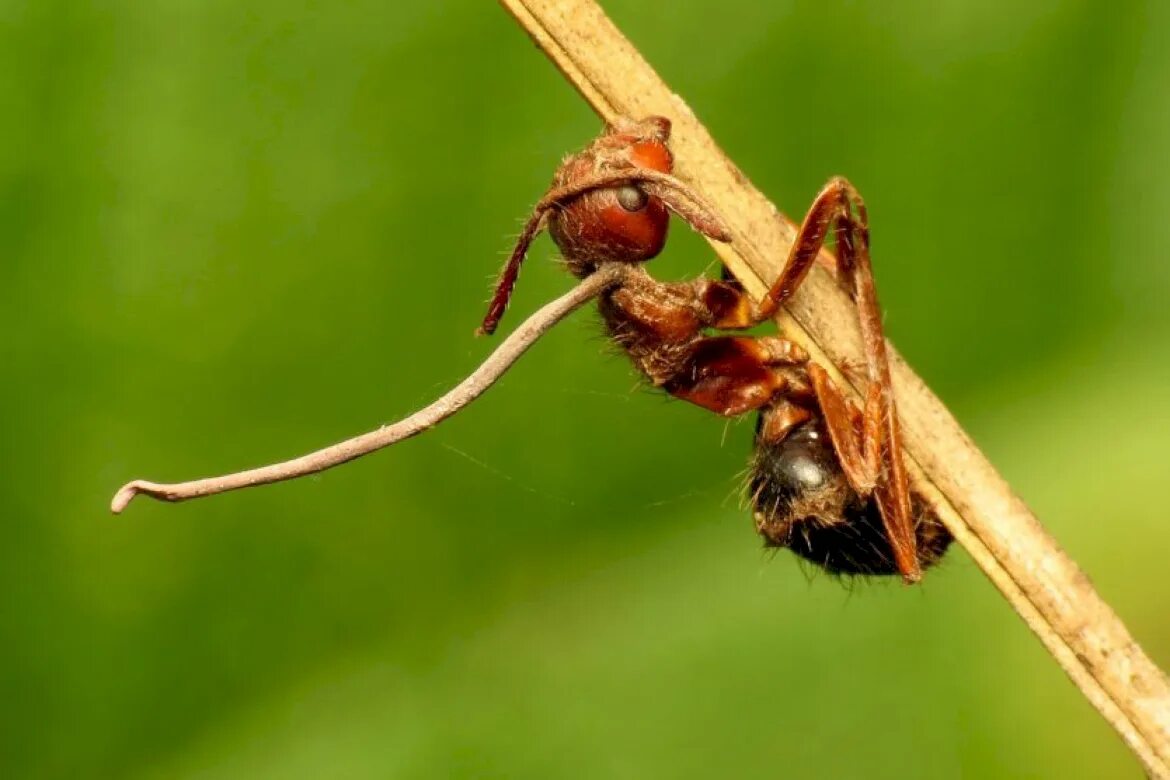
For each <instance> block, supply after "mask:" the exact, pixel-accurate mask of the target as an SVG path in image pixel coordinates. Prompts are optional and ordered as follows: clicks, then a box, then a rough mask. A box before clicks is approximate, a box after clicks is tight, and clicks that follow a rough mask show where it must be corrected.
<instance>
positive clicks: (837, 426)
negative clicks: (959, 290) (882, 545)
mask: <svg viewBox="0 0 1170 780" xmlns="http://www.w3.org/2000/svg"><path fill="white" fill-rule="evenodd" d="M830 229H832V230H833V231H834V236H835V239H836V244H837V262H836V266H837V278H838V280H839V281H840V283H841V285H842V286H843V287H844V288H845V289H846V291H847V292H848V293H849V295H850V297H851V298H852V299H853V303H854V305H855V306H856V308H857V318H858V322H859V324H860V327H861V335H862V341H863V343H864V346H865V363H866V375H867V376H866V379H867V384H868V387H867V390H866V400H865V409H864V411H863V412H862V411H858V409H857V406H856V405H855V404H854V403H853V402H852V401H850V400H849V399H848V398H846V397H844V396H843V395H842V393H841V392H840V391H839V390H838V389H837V387H836V386H835V385H834V384H833V383H832V381H831V380H829V377H828V374H827V373H825V372H824V369H822V368H820V367H819V366H816V365H812V364H810V365H809V367H808V373H809V378H810V380H811V381H812V382H813V386H814V390H815V391H816V394H817V400H818V402H819V403H820V404H821V409H822V411H823V412H824V414H825V421H826V425H827V427H828V428H829V434H830V438H831V439H832V440H833V447H834V449H835V451H836V452H837V456H838V459H839V460H840V461H841V466H842V469H843V470H844V471H845V474H846V477H847V478H848V479H849V481H850V484H851V486H852V487H854V489H856V490H857V491H858V493H860V494H862V495H869V494H871V493H872V494H873V495H874V497H875V498H876V499H877V501H878V506H879V508H880V509H881V515H882V522H883V524H884V525H885V529H886V535H887V536H888V537H889V540H890V547H891V549H892V550H893V553H894V558H895V562H896V563H897V565H898V570H899V571H900V572H901V573H902V577H903V579H905V580H906V581H907V582H914V581H917V580H918V579H920V578H921V576H922V575H921V570H920V567H919V564H918V552H917V541H916V538H915V534H914V527H913V523H912V521H911V516H910V487H909V483H908V480H907V476H906V464H905V461H904V459H903V458H904V455H903V449H902V436H901V429H900V427H899V424H898V416H897V413H896V411H895V409H894V399H893V390H892V380H891V376H890V365H889V355H888V353H887V350H886V339H885V334H884V332H883V330H882V320H881V308H880V307H879V305H878V301H877V291H876V288H875V285H874V280H873V268H872V266H871V264H870V257H869V222H868V214H867V212H866V208H865V201H864V200H862V198H861V195H860V193H858V192H857V189H856V188H855V187H854V186H853V185H852V184H851V183H850V182H849V181H848V180H846V179H844V178H840V177H838V178H835V179H832V180H831V181H830V182H829V183H828V184H826V185H825V187H824V188H823V189H822V190H821V191H820V193H818V194H817V197H816V199H815V200H814V201H813V204H812V206H811V207H810V208H809V211H808V214H806V215H805V218H804V221H803V222H802V223H801V226H800V230H799V232H798V233H797V235H796V240H795V241H794V243H793V245H792V249H791V251H790V252H789V255H788V260H787V262H786V263H785V265H784V269H783V270H782V271H781V272H780V276H779V278H777V279H776V281H775V282H774V283H773V285H772V287H771V289H769V290H768V293H767V294H766V295H765V296H764V299H763V300H762V301H761V302H760V305H759V306H758V307H756V310H755V312H754V314H755V315H756V316H757V317H760V318H769V317H772V316H773V315H774V314H775V313H776V310H777V309H778V308H779V307H780V306H781V305H782V304H783V303H784V302H785V301H786V300H787V299H788V298H789V297H791V295H792V294H793V292H795V291H796V289H797V288H798V287H799V286H800V283H801V282H803V281H804V279H805V277H806V276H807V274H808V271H809V268H811V267H812V264H813V263H814V262H815V260H816V257H817V255H818V254H819V253H820V250H821V248H822V247H823V246H824V243H825V238H826V236H827V235H828V232H829V230H830Z"/></svg>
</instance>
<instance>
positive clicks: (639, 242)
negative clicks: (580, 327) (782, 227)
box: [479, 116, 731, 333]
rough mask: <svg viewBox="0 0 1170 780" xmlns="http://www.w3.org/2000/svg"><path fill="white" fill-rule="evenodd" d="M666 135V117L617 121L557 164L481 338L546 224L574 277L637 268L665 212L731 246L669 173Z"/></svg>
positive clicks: (661, 241)
mask: <svg viewBox="0 0 1170 780" xmlns="http://www.w3.org/2000/svg"><path fill="white" fill-rule="evenodd" d="M670 130H671V124H670V120H669V119H667V118H666V117H661V116H650V117H646V118H645V119H641V120H637V121H634V120H629V119H619V120H617V121H615V122H613V123H611V124H609V125H607V126H606V129H605V132H604V133H603V134H602V135H601V136H600V137H598V138H597V139H595V140H594V141H593V142H592V143H591V144H589V146H587V147H585V148H584V149H582V150H581V151H580V152H578V153H576V154H574V155H572V156H570V157H568V158H567V159H566V160H565V161H564V162H563V163H562V164H561V167H560V168H559V169H557V173H556V176H554V177H553V183H552V187H550V188H549V191H548V192H547V193H546V194H545V196H544V197H543V198H542V199H541V201H540V203H538V204H537V206H536V209H535V211H534V212H533V215H532V217H531V218H530V219H529V220H528V222H527V224H525V226H524V230H523V232H522V233H521V234H520V237H519V239H517V242H516V248H515V249H514V250H513V251H512V256H511V257H510V258H509V260H508V264H507V265H506V266H504V270H503V273H501V275H500V279H499V281H498V282H497V284H496V291H495V294H494V295H493V297H492V301H491V304H490V306H489V308H488V314H487V316H486V317H485V318H484V321H483V325H482V326H481V327H480V331H479V332H480V333H492V332H494V331H495V329H496V326H497V325H498V324H499V321H500V318H501V317H502V316H503V314H504V309H505V308H506V307H507V305H508V300H509V298H511V295H512V290H513V288H514V287H515V285H516V278H517V276H519V273H520V265H521V263H522V262H523V261H524V256H525V255H526V254H527V252H528V247H529V245H530V244H531V243H532V240H533V239H534V238H535V237H536V234H537V233H539V232H540V230H541V228H542V227H544V226H545V225H547V226H548V229H549V233H550V234H551V235H552V238H553V241H555V242H556V244H557V246H558V247H559V248H560V250H561V253H562V254H563V255H564V258H565V262H566V264H567V265H568V267H569V270H570V271H572V272H573V274H574V275H576V276H579V277H585V276H588V275H589V274H591V273H593V271H595V270H597V268H598V267H599V266H600V265H602V264H603V263H641V262H645V261H646V260H649V259H650V258H652V257H654V256H655V255H657V254H658V253H659V252H661V251H662V247H663V246H664V245H665V243H666V228H667V225H668V224H669V222H670V213H669V212H670V211H674V212H676V213H678V214H679V215H680V216H682V217H683V218H684V219H685V220H686V221H687V222H689V223H690V224H691V226H692V227H694V228H695V229H696V230H698V231H700V232H701V233H703V234H704V235H706V236H709V237H711V238H713V239H716V240H718V241H730V240H731V236H730V233H729V232H728V230H727V228H726V227H725V226H724V225H723V223H722V221H721V220H720V219H719V218H718V217H717V216H716V215H714V214H713V213H712V212H711V211H710V210H709V209H707V207H705V206H703V205H702V203H701V201H699V199H698V196H696V195H695V194H694V193H693V192H692V191H691V190H690V188H689V187H687V186H686V185H685V184H683V183H682V182H680V181H679V180H678V179H675V178H674V177H673V176H671V175H670V173H671V170H672V169H673V168H674V156H673V155H672V154H671V153H670V148H669V147H668V146H667V141H669V140H670Z"/></svg>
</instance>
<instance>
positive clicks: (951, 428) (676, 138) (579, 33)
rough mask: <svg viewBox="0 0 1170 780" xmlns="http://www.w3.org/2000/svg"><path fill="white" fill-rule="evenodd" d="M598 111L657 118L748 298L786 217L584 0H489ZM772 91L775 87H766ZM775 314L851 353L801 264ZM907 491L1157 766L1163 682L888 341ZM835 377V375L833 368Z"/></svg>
mask: <svg viewBox="0 0 1170 780" xmlns="http://www.w3.org/2000/svg"><path fill="white" fill-rule="evenodd" d="M501 3H502V4H503V6H504V7H505V8H506V9H507V10H508V11H509V12H510V13H511V14H512V15H513V16H514V17H515V18H516V20H517V21H518V22H519V23H520V24H521V25H523V27H524V29H525V30H527V32H528V34H529V35H530V36H531V37H532V39H533V40H534V41H535V42H536V44H537V45H538V46H539V47H540V48H541V49H543V50H544V52H545V54H547V55H548V57H549V58H550V59H552V61H553V62H554V63H555V64H556V66H557V67H558V68H559V69H560V70H561V71H562V72H563V73H564V74H565V76H566V77H567V78H568V79H569V81H571V82H572V84H573V86H574V87H576V88H577V89H578V91H580V92H581V94H582V95H583V96H584V97H585V99H586V100H587V101H588V102H589V103H590V105H592V106H593V108H594V109H595V110H596V111H597V113H599V114H600V115H601V116H602V117H603V118H604V119H605V120H607V121H614V120H615V119H617V118H618V117H622V116H625V117H632V118H641V117H645V116H649V115H652V114H654V115H662V116H666V117H668V118H669V119H670V120H671V121H672V122H673V124H674V131H673V134H672V140H671V146H672V148H673V150H674V152H675V157H676V160H677V174H678V176H679V177H680V178H681V179H683V180H685V181H687V182H690V183H691V184H692V185H693V186H694V188H695V189H696V190H697V191H698V193H699V194H700V195H701V196H702V197H703V199H704V200H705V201H706V202H707V203H709V204H710V205H711V206H713V207H714V208H715V210H716V211H717V212H719V213H720V214H721V215H722V216H723V218H724V220H725V221H726V222H727V224H728V226H729V227H730V228H731V232H732V235H733V237H734V240H733V242H732V243H731V244H718V243H715V244H713V246H714V248H715V251H716V252H717V253H718V254H719V256H720V258H721V259H722V260H723V262H724V263H725V264H726V265H727V266H728V268H730V269H731V271H732V272H733V273H734V274H735V275H736V276H737V277H738V278H739V279H740V281H741V282H743V284H744V285H745V286H746V287H747V289H748V290H749V291H750V292H752V293H753V294H754V295H756V296H757V298H758V297H760V296H762V295H763V293H764V291H765V290H766V289H767V286H768V285H767V284H766V282H767V281H769V280H771V279H774V278H775V277H776V276H777V274H778V273H779V270H780V269H779V265H780V263H782V262H783V260H784V258H785V257H786V256H787V254H788V248H789V246H790V245H791V243H792V239H793V237H794V236H795V232H796V229H795V226H794V225H793V224H792V223H791V222H790V221H789V220H788V219H787V218H785V217H784V216H783V215H781V214H780V213H778V212H777V210H776V208H775V207H774V206H773V205H772V204H771V203H770V202H769V201H768V199H767V198H766V197H764V195H762V194H761V193H760V192H759V191H758V190H757V189H755V187H753V186H752V184H751V182H749V181H748V180H747V177H745V176H744V175H743V174H742V173H741V172H740V171H739V169H737V168H736V167H735V165H734V164H733V163H732V162H731V161H730V160H729V159H728V158H727V157H726V156H725V155H724V154H723V152H722V151H721V150H720V149H719V147H718V146H716V144H715V142H714V141H713V140H712V139H711V136H710V134H709V133H708V132H707V130H706V129H705V128H704V127H703V125H702V124H701V123H700V122H699V121H698V119H696V118H695V115H694V114H693V113H692V112H691V110H690V109H689V108H688V107H687V105H686V104H685V103H684V102H683V101H682V100H681V99H680V98H679V97H678V96H677V95H675V94H674V93H673V92H671V91H670V89H669V87H667V85H666V84H665V83H663V81H662V80H661V79H660V78H659V77H658V75H657V74H656V73H655V72H654V70H653V69H652V68H651V67H650V66H649V65H648V64H647V63H646V61H645V60H644V59H643V58H642V56H641V55H640V54H639V53H638V51H637V50H636V49H635V48H634V47H633V45H632V44H631V43H630V42H629V41H628V40H626V39H625V38H624V37H623V36H622V34H621V32H620V31H618V30H617V28H615V27H614V26H613V24H612V23H611V22H610V21H609V19H608V18H606V16H605V14H604V13H603V12H602V11H601V9H600V8H599V7H598V6H597V4H596V3H594V2H592V0H501ZM777 93H779V90H777ZM779 320H780V325H781V327H783V328H784V329H785V331H786V332H787V333H788V334H790V335H791V336H793V337H794V338H796V339H798V340H801V341H802V342H804V343H805V345H806V346H807V347H808V348H809V351H810V352H811V353H812V354H813V355H814V357H815V358H816V359H818V360H819V361H822V362H828V363H830V364H831V365H837V366H839V365H841V364H842V363H843V362H846V361H851V362H853V363H854V364H858V363H860V362H862V361H861V355H862V353H861V340H860V336H859V334H858V330H857V327H856V325H855V323H856V316H855V314H854V310H853V308H852V305H851V303H850V302H849V300H848V299H847V298H846V296H845V295H844V293H843V292H842V291H841V290H839V289H838V287H837V285H836V283H835V282H834V280H833V279H832V278H831V276H830V275H829V274H828V272H826V271H824V270H823V269H821V268H814V269H813V272H812V273H811V274H810V276H809V279H808V281H807V282H806V283H805V284H804V286H803V287H802V288H801V289H800V291H799V292H798V293H797V295H796V297H795V299H794V300H793V302H792V304H791V305H790V306H789V307H788V311H787V312H785V313H783V314H782V315H781V316H780V318H779ZM891 358H892V361H893V373H894V386H895V392H896V395H897V401H898V409H899V411H900V415H901V418H902V424H903V429H904V435H905V440H906V445H907V447H908V449H909V453H910V455H911V460H912V462H911V463H910V464H908V465H909V467H910V471H911V473H912V475H913V477H914V479H915V487H916V489H918V490H920V491H921V492H923V493H924V494H925V495H926V496H927V497H928V498H929V499H930V500H931V501H932V503H933V504H934V505H935V508H936V509H937V510H938V513H939V515H940V517H941V518H942V520H943V522H945V523H946V524H947V526H948V527H949V528H950V529H951V531H952V532H953V533H954V534H955V536H956V537H957V538H958V540H959V542H960V543H962V545H963V546H964V547H965V548H966V549H967V551H968V552H969V553H970V554H971V555H972V557H973V558H974V559H975V560H976V562H977V563H978V564H979V566H980V567H981V568H982V569H983V571H984V572H985V573H986V574H987V576H988V578H989V579H990V580H991V581H992V582H993V583H994V584H995V586H996V587H997V588H999V590H1000V591H1001V592H1002V593H1003V595H1004V596H1005V597H1006V598H1007V600H1008V602H1009V603H1011V605H1012V606H1013V607H1014V608H1015V609H1016V611H1017V612H1019V614H1020V616H1021V617H1023V619H1024V621H1025V622H1026V623H1027V624H1028V626H1029V627H1030V628H1031V629H1032V630H1033V631H1035V632H1036V634H1037V636H1038V637H1039V638H1040V640H1041V641H1042V642H1043V643H1044V646H1045V647H1047V648H1048V650H1049V651H1050V652H1051V653H1052V655H1053V657H1054V658H1055V659H1056V660H1057V661H1058V662H1059V663H1060V665H1061V666H1062V667H1063V668H1064V670H1065V671H1066V672H1067V673H1068V675H1069V677H1071V678H1072V680H1073V682H1075V683H1076V685H1077V686H1078V687H1079V688H1080V689H1081V690H1082V691H1083V692H1084V694H1085V696H1086V697H1088V699H1089V701H1091V702H1092V703H1093V705H1094V706H1095V707H1096V708H1097V709H1098V710H1100V712H1101V714H1102V715H1104V716H1105V718H1106V719H1107V720H1108V721H1109V723H1110V724H1112V725H1113V727H1114V728H1115V729H1117V731H1118V733H1120V734H1121V736H1122V738H1123V739H1124V740H1125V742H1126V744H1128V745H1129V746H1130V748H1132V749H1133V751H1134V753H1136V754H1137V756H1138V757H1139V759H1140V760H1141V761H1142V763H1143V764H1144V765H1145V767H1146V770H1147V771H1148V772H1149V773H1150V774H1152V775H1154V776H1156V777H1170V684H1168V682H1167V679H1166V676H1165V675H1164V674H1163V673H1162V672H1161V671H1160V670H1159V669H1158V668H1157V667H1156V666H1155V665H1154V664H1153V662H1151V661H1150V659H1149V658H1148V657H1147V656H1146V655H1145V653H1144V652H1143V651H1142V649H1141V648H1140V647H1139V646H1138V645H1137V643H1135V642H1134V640H1133V638H1132V637H1131V636H1130V635H1129V632H1128V631H1127V630H1126V628H1125V626H1124V625H1123V624H1122V623H1121V621H1120V620H1119V619H1118V617H1117V615H1116V614H1114V612H1113V610H1112V609H1110V608H1109V605H1107V604H1106V603H1105V602H1104V601H1103V600H1102V599H1101V597H1100V596H1099V595H1098V594H1097V592H1096V591H1095V590H1094V589H1093V586H1092V584H1091V583H1090V582H1089V580H1088V578H1087V577H1085V575H1084V574H1083V573H1082V572H1081V570H1080V569H1079V568H1077V566H1076V564H1075V563H1074V562H1073V561H1072V560H1071V559H1070V558H1069V557H1068V556H1067V555H1066V554H1065V553H1064V552H1063V551H1062V550H1061V549H1060V547H1059V546H1058V545H1057V544H1056V542H1055V540H1053V539H1052V537H1051V536H1049V535H1048V534H1047V533H1046V532H1045V531H1044V529H1043V528H1041V527H1040V524H1039V523H1038V522H1037V521H1036V518H1035V517H1034V516H1033V515H1032V513H1031V512H1030V511H1029V510H1028V508H1027V507H1026V506H1025V505H1024V504H1023V502H1022V501H1020V499H1019V498H1017V497H1016V496H1015V495H1014V494H1013V493H1012V491H1011V489H1010V488H1009V487H1008V485H1007V484H1006V483H1005V482H1004V480H1003V479H1002V478H1001V477H1000V476H999V474H998V473H997V472H996V470H995V469H994V468H993V467H992V465H991V464H990V463H989V462H988V461H987V459H986V458H985V457H984V456H983V455H982V453H980V452H979V450H978V449H977V448H976V447H975V446H974V445H973V444H972V442H971V440H970V439H969V438H968V437H967V436H966V434H964V433H963V431H962V429H961V428H960V427H959V425H958V423H956V422H955V420H954V418H953V417H951V415H950V413H949V412H947V410H946V409H945V408H944V407H943V405H942V403H941V402H940V401H939V400H938V399H937V398H936V397H935V396H934V395H933V394H932V393H931V392H930V391H929V390H928V389H927V387H926V386H925V385H924V384H923V382H922V381H921V380H920V379H919V378H918V377H917V376H915V374H914V372H912V371H911V370H910V369H909V368H908V367H907V366H906V364H905V363H904V362H903V361H902V360H901V358H899V357H898V356H897V354H896V353H895V352H893V351H891ZM835 373H836V377H835V378H836V380H837V381H838V382H839V383H844V382H845V378H844V377H843V376H841V373H840V372H839V371H837V372H835Z"/></svg>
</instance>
